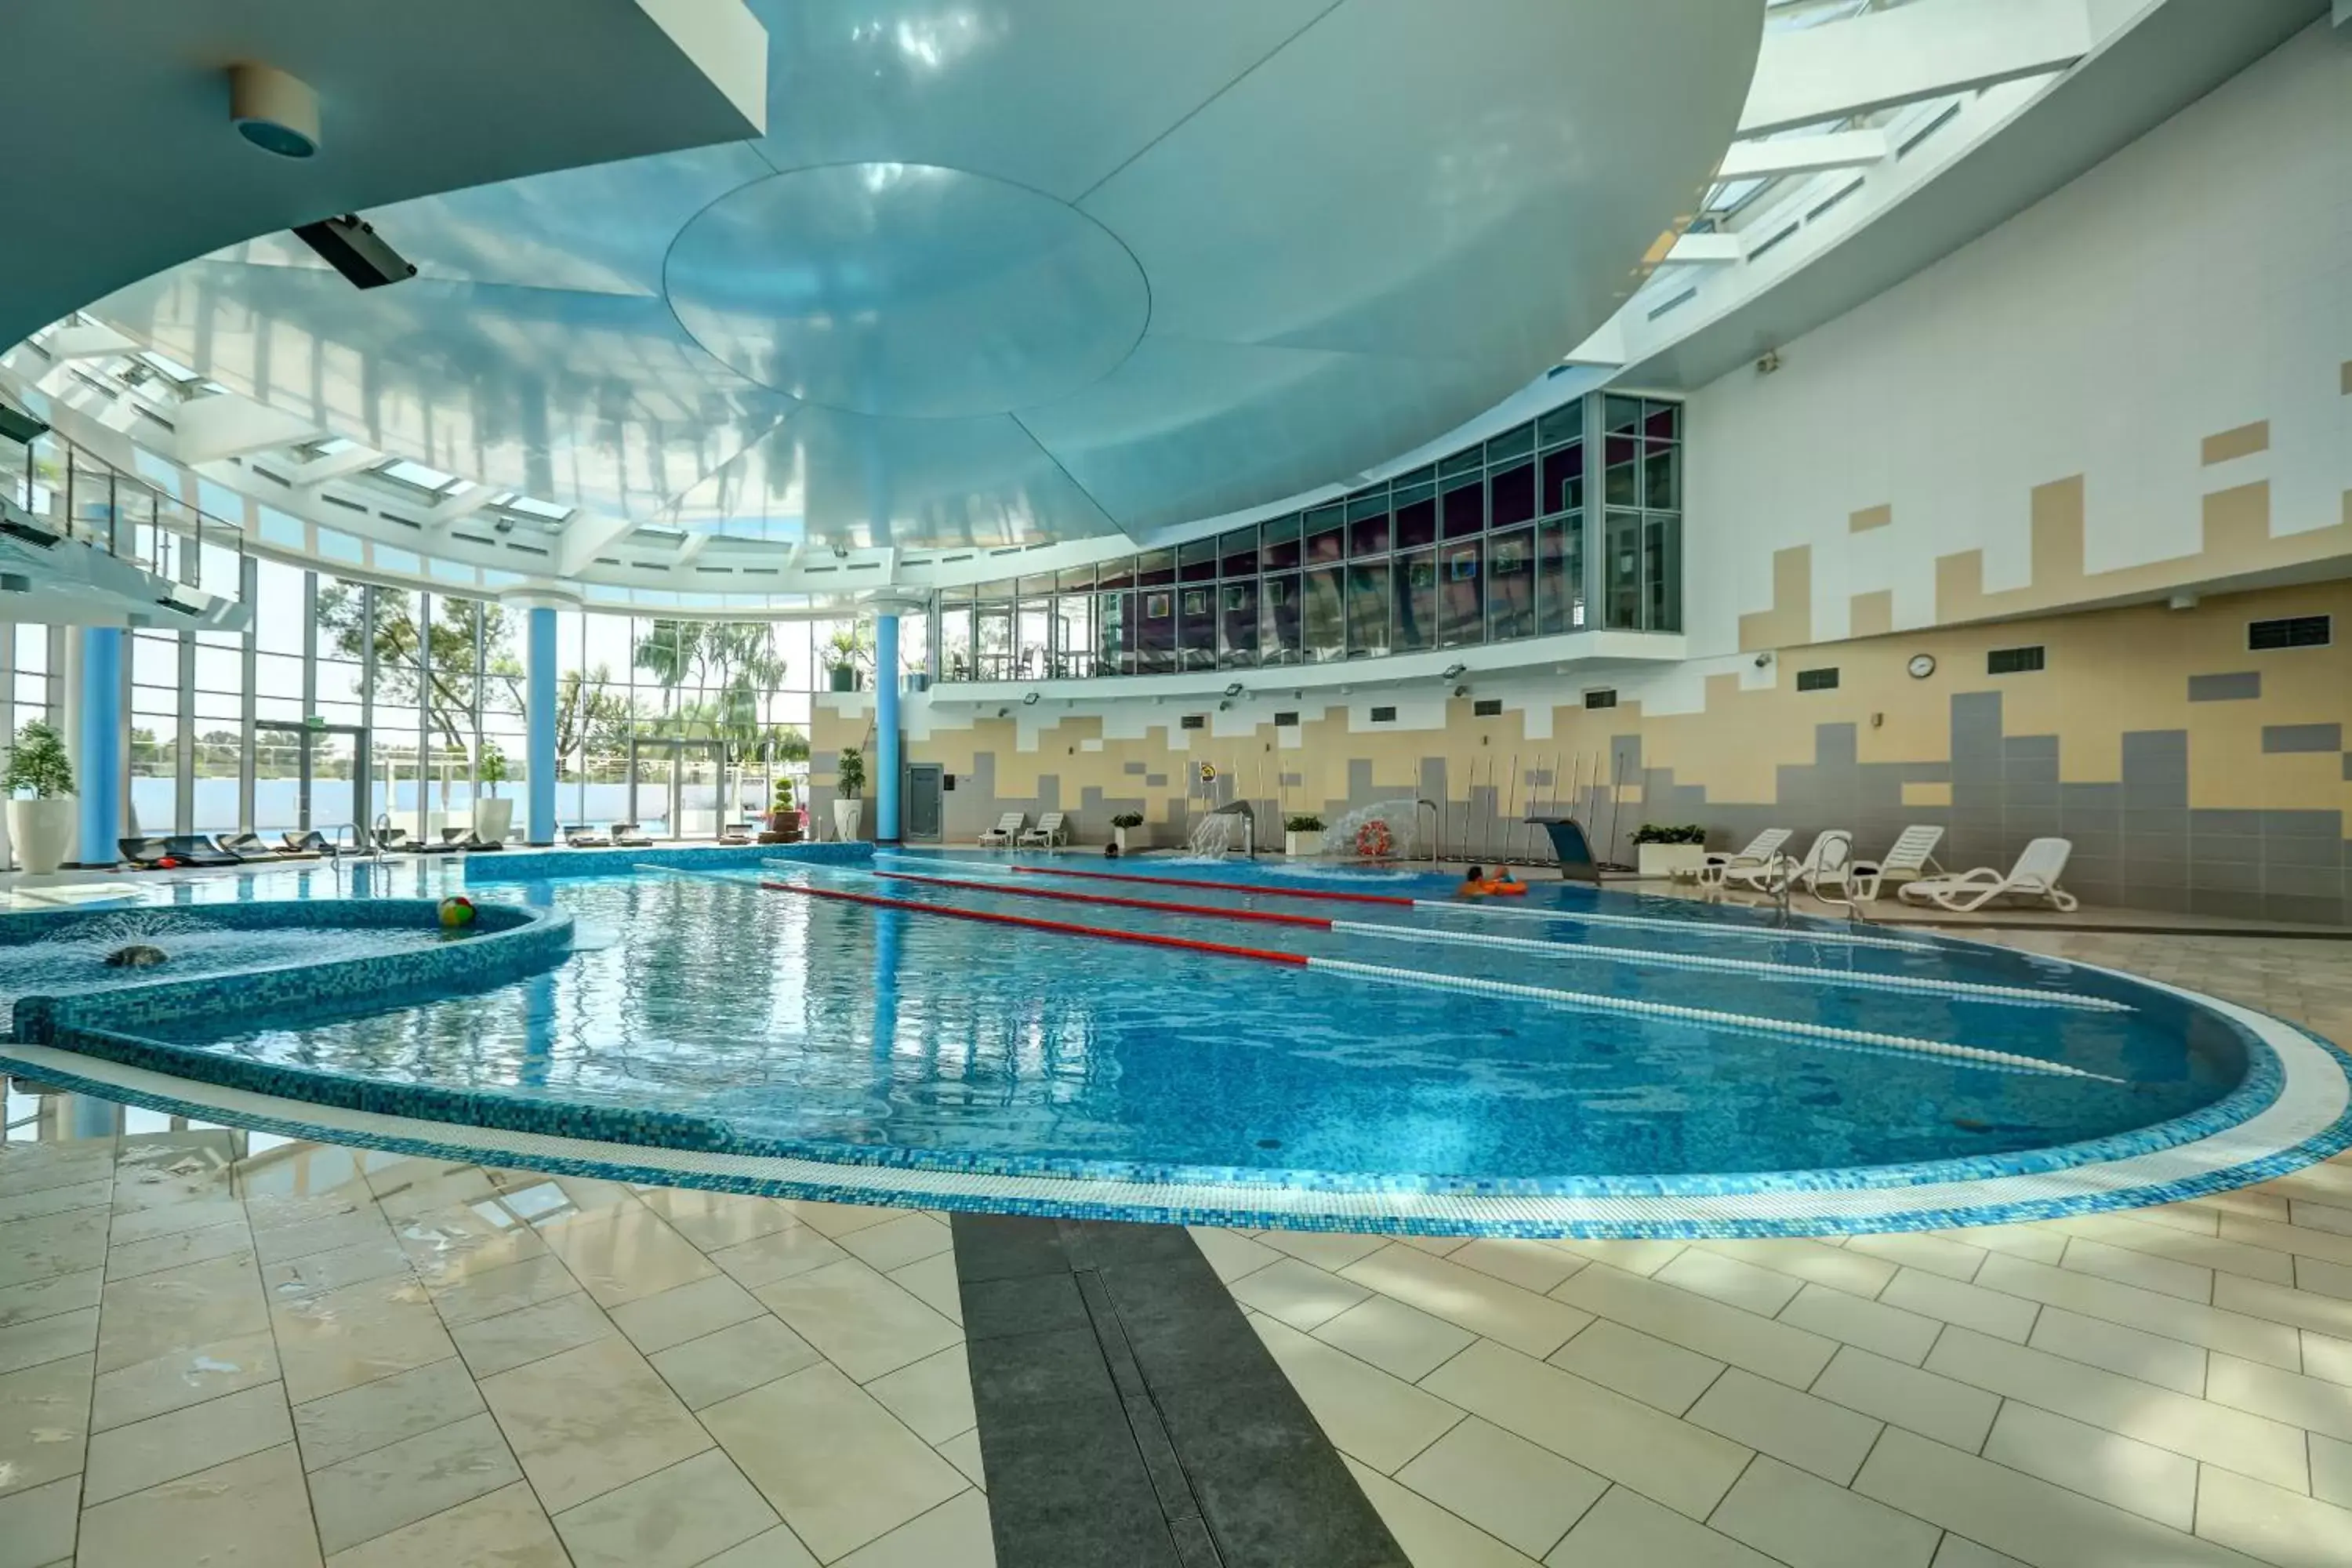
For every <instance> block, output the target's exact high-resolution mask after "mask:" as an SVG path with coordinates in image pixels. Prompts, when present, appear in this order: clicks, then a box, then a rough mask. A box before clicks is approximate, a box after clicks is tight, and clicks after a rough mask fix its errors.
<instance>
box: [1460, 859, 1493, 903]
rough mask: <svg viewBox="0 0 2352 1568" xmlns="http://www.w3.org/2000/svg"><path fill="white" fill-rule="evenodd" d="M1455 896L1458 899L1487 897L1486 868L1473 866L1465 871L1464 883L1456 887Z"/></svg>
mask: <svg viewBox="0 0 2352 1568" xmlns="http://www.w3.org/2000/svg"><path fill="white" fill-rule="evenodd" d="M1454 897H1455V898H1457V899H1483V898H1485V897H1486V869H1485V868H1483V867H1478V866H1473V867H1471V868H1469V869H1468V870H1466V871H1465V872H1463V873H1462V885H1461V886H1460V887H1458V888H1456V889H1454Z"/></svg>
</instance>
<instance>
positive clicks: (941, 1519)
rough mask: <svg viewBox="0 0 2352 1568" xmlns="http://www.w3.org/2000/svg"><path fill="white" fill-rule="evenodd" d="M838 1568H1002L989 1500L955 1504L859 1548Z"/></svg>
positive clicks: (964, 1498) (969, 1498)
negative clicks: (991, 1530) (990, 1522)
mask: <svg viewBox="0 0 2352 1568" xmlns="http://www.w3.org/2000/svg"><path fill="white" fill-rule="evenodd" d="M837 1568H996V1542H995V1541H994V1539H993V1538H992V1536H991V1534H990V1532H989V1523H988V1499H987V1498H986V1497H985V1496H983V1495H982V1494H981V1493H979V1492H976V1491H966V1492H964V1493H963V1494H962V1495H961V1496H959V1497H952V1498H950V1499H949V1500H947V1501H945V1502H943V1503H941V1504H940V1506H939V1507H937V1508H935V1509H933V1510H930V1512H929V1513H925V1514H919V1515H917V1516H916V1517H915V1518H913V1519H910V1520H908V1521H907V1522H906V1523H904V1524H902V1525H900V1526H899V1527H898V1529H896V1530H894V1531H891V1532H890V1533H889V1534H887V1535H886V1536H884V1537H883V1538H882V1539H881V1540H879V1541H876V1542H868V1543H867V1544H866V1545H864V1546H861V1547H859V1548H858V1549H857V1550H856V1551H855V1552H851V1553H850V1554H849V1555H848V1556H846V1557H845V1558H843V1559H841V1561H840V1563H839V1564H838V1565H837Z"/></svg>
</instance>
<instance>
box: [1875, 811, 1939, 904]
mask: <svg viewBox="0 0 2352 1568" xmlns="http://www.w3.org/2000/svg"><path fill="white" fill-rule="evenodd" d="M1943 841H1944V830H1943V829H1942V828H1940V827H1937V826H1933V825H1931V824H1923V825H1921V826H1915V827H1906V828H1905V829H1904V830H1903V833H1902V836H1901V837H1898V838H1896V839H1895V847H1893V848H1891V849H1889V850H1888V851H1887V852H1886V853H1885V854H1884V855H1882V856H1880V857H1879V858H1877V859H1875V860H1857V861H1855V862H1854V863H1853V880H1854V886H1855V888H1856V889H1857V890H1858V891H1859V892H1860V894H1861V896H1862V897H1864V898H1865V899H1875V898H1876V897H1878V889H1880V887H1881V886H1883V885H1885V884H1888V883H1892V884H1893V885H1894V886H1895V887H1897V888H1901V887H1903V886H1904V885H1905V884H1906V883H1910V882H1916V881H1919V880H1921V879H1925V878H1927V877H1940V876H1942V875H1944V868H1942V867H1941V866H1938V865H1937V864H1936V856H1935V848H1936V846H1937V845H1938V844H1941V843H1942V842H1943Z"/></svg>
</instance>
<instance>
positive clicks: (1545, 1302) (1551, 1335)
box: [1339, 1247, 1592, 1356]
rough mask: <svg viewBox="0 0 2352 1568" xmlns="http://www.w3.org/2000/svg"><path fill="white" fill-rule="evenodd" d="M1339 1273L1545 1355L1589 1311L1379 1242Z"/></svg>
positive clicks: (1458, 1324) (1588, 1317)
mask: <svg viewBox="0 0 2352 1568" xmlns="http://www.w3.org/2000/svg"><path fill="white" fill-rule="evenodd" d="M1339 1277H1340V1278H1341V1279H1346V1280H1349V1281H1350V1282H1351V1283H1353V1284H1357V1285H1360V1286H1363V1287H1364V1288H1366V1289H1370V1290H1377V1291H1379V1292H1380V1293H1381V1295H1383V1296H1390V1297H1393V1298H1395V1299H1396V1300H1400V1301H1402V1302H1403V1303H1404V1304H1405V1305H1406V1306H1408V1307H1414V1308H1418V1309H1419V1310H1422V1311H1424V1312H1427V1313H1428V1314H1430V1315H1431V1316H1432V1317H1434V1318H1443V1319H1444V1320H1445V1321H1447V1322H1449V1323H1452V1324H1454V1326H1456V1327H1457V1328H1464V1329H1467V1330H1469V1331H1471V1332H1472V1333H1474V1334H1480V1335H1484V1336H1485V1337H1486V1338H1487V1339H1491V1340H1495V1341H1496V1342H1500V1343H1502V1344H1506V1345H1508V1346H1510V1347H1511V1348H1512V1349H1513V1350H1516V1351H1518V1352H1522V1353H1524V1354H1527V1355H1532V1356H1547V1355H1549V1354H1550V1353H1551V1352H1554V1351H1556V1350H1558V1349H1559V1347H1560V1346H1561V1345H1563V1344H1566V1343H1567V1342H1568V1339H1569V1336H1570V1335H1571V1334H1573V1333H1575V1332H1576V1331H1578V1330H1579V1329H1581V1328H1582V1327H1584V1325H1585V1324H1587V1323H1589V1322H1591V1321H1592V1315H1591V1313H1590V1312H1586V1311H1583V1310H1580V1309H1578V1308H1575V1307H1571V1306H1568V1305H1565V1304H1563V1303H1561V1302H1559V1301H1555V1300H1551V1299H1550V1298H1549V1297H1546V1296H1538V1295H1537V1294H1536V1293H1535V1292H1534V1291H1532V1290H1522V1289H1519V1288H1518V1287H1517V1286H1516V1285H1508V1284H1505V1283H1504V1282H1503V1281H1502V1280H1500V1279H1496V1278H1494V1277H1493V1276H1492V1275H1488V1274H1481V1273H1479V1272H1478V1271H1477V1270H1476V1269H1475V1268H1464V1267H1463V1266H1462V1265H1460V1264H1458V1263H1454V1262H1451V1261H1449V1260H1448V1259H1445V1258H1433V1257H1431V1256H1430V1255H1429V1254H1427V1253H1425V1252H1422V1251H1419V1250H1418V1249H1416V1248H1413V1247H1383V1248H1382V1249H1381V1250H1380V1251H1379V1252H1375V1253H1373V1254H1371V1255H1370V1256H1369V1257H1366V1258H1359V1259H1357V1260H1356V1261H1355V1262H1353V1263H1350V1264H1349V1265H1348V1267H1347V1268H1343V1269H1341V1270H1340V1271H1339ZM1569 1282H1570V1283H1573V1282H1574V1279H1573V1277H1571V1279H1570V1281H1569Z"/></svg>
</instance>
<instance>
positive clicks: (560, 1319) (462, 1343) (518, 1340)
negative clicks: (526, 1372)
mask: <svg viewBox="0 0 2352 1568" xmlns="http://www.w3.org/2000/svg"><path fill="white" fill-rule="evenodd" d="M613 1333H614V1328H613V1321H612V1319H610V1318H609V1317H607V1316H605V1315H604V1312H603V1311H601V1310H598V1308H597V1306H596V1303H595V1302H593V1301H592V1300H589V1299H588V1298H587V1296H586V1294H585V1293H583V1292H578V1291H575V1292H573V1293H572V1295H569V1296H559V1297H557V1298H556V1299H555V1300H552V1301H542V1302H541V1303H540V1304H539V1305H538V1306H536V1307H525V1308H523V1309H522V1310H520V1311H519V1312H509V1313H507V1314H505V1315H504V1316H503V1317H497V1318H485V1319H483V1320H482V1321H480V1322H478V1323H466V1324H462V1325H460V1326H459V1328H458V1329H457V1332H456V1333H455V1334H453V1335H451V1336H450V1337H451V1338H452V1339H453V1340H454V1341H455V1342H456V1343H457V1353H458V1354H460V1355H462V1356H464V1357H465V1358H466V1366H467V1370H468V1371H470V1372H471V1373H473V1374H474V1375H475V1376H476V1377H478V1378H480V1377H495V1376H497V1375H498V1374H499V1373H502V1372H507V1371H510V1370H512V1369H513V1368H515V1367H519V1366H521V1365H523V1364H525V1363H529V1362H534V1361H540V1360H543V1359H544V1358H546V1357H548V1356H551V1355H558V1354H561V1353H562V1352H564V1351H568V1350H572V1349H574V1348H576V1347H577V1346H580V1345H584V1344H589V1343H592V1342H594V1341H597V1340H601V1339H605V1338H607V1337H609V1336H610V1335H612V1334H613Z"/></svg>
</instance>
